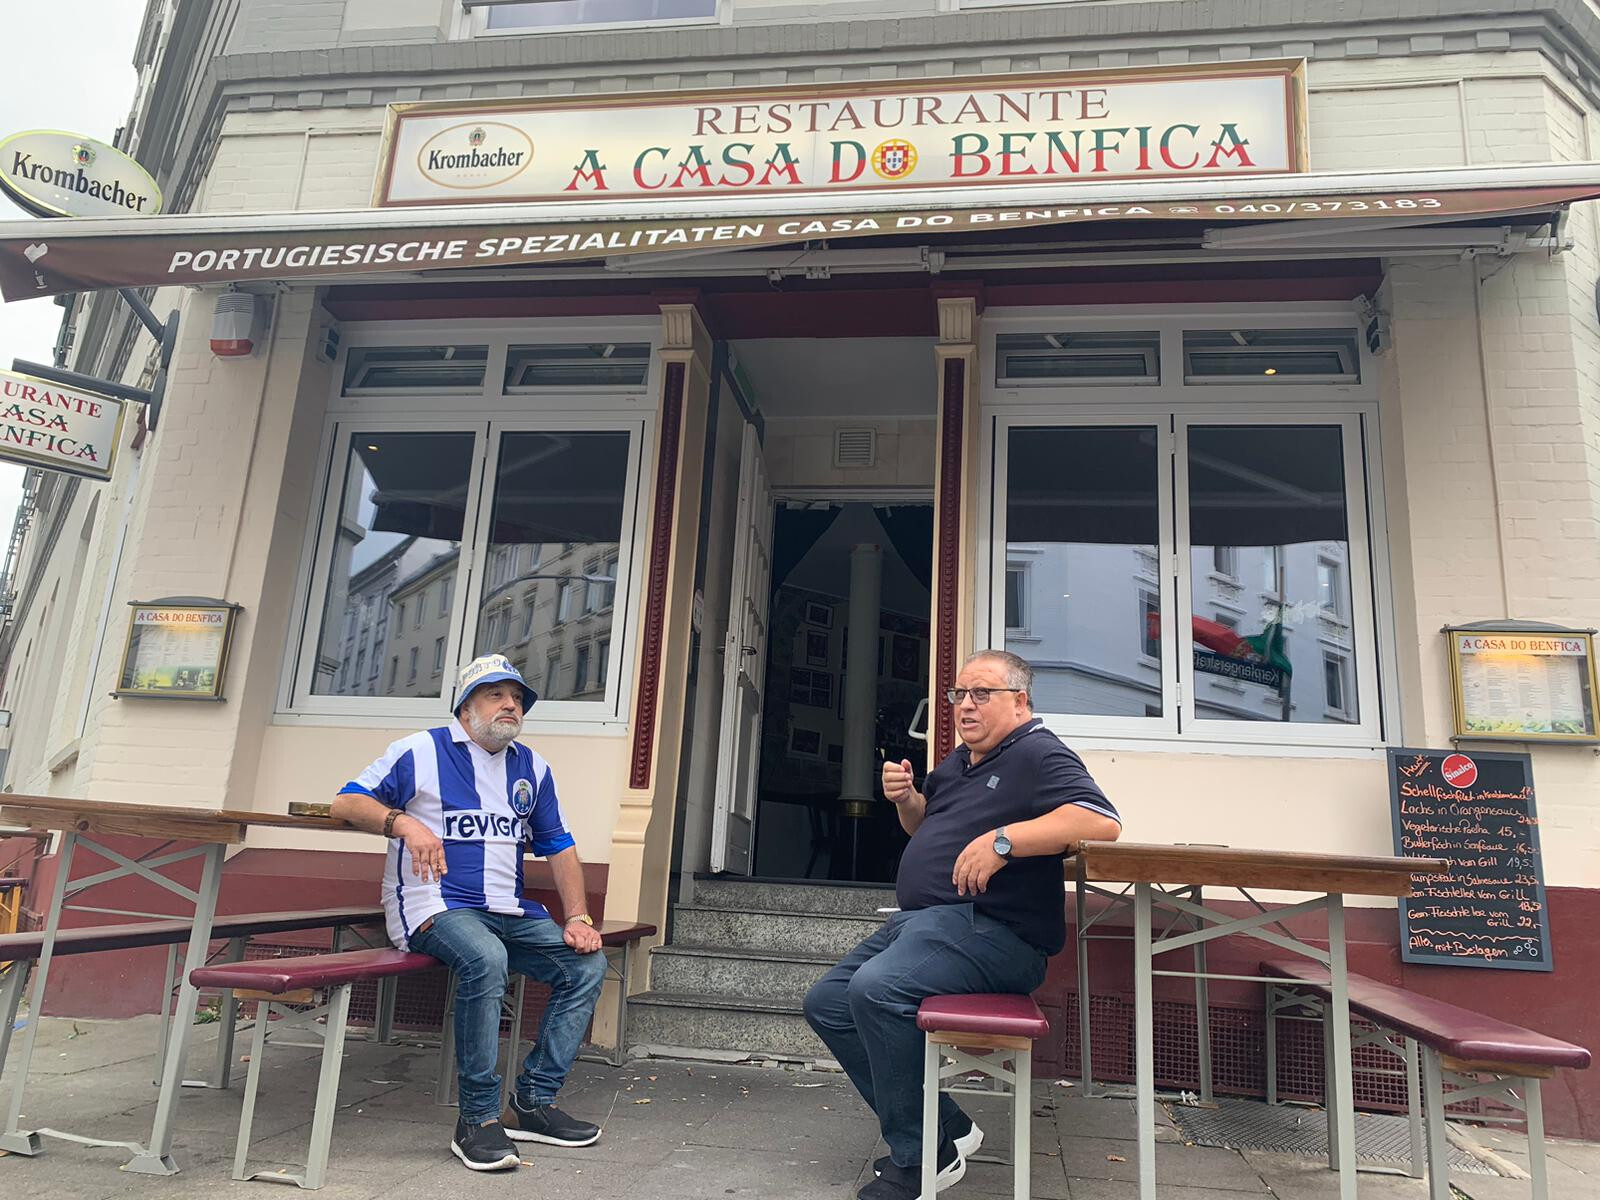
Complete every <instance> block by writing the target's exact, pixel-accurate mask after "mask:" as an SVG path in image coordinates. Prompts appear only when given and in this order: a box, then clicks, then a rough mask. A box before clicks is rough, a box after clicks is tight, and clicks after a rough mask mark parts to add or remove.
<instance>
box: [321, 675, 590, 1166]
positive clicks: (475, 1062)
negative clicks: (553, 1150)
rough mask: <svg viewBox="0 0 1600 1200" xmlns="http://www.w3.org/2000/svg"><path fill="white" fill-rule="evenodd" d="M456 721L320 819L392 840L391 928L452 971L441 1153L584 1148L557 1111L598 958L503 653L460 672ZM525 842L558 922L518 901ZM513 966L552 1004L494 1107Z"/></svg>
mask: <svg viewBox="0 0 1600 1200" xmlns="http://www.w3.org/2000/svg"><path fill="white" fill-rule="evenodd" d="M456 694H457V700H456V707H455V719H454V720H453V721H451V722H450V724H448V725H441V726H439V727H438V728H435V729H426V730H423V731H422V732H421V733H414V734H412V735H411V736H410V737H405V738H401V739H400V740H399V741H398V742H395V743H394V744H393V745H392V746H390V747H389V749H388V750H387V751H385V752H384V755H383V757H382V758H380V759H378V761H377V762H375V763H373V764H372V765H371V766H370V767H368V768H367V769H366V770H365V771H363V772H362V773H361V774H360V775H359V776H358V777H357V778H355V779H353V780H351V781H350V782H349V783H347V784H345V785H344V787H343V788H341V789H340V791H339V794H338V796H336V797H335V798H334V801H333V815H334V816H335V817H338V818H340V819H341V820H345V821H348V822H349V823H350V824H351V825H354V826H355V827H356V828H357V829H364V830H367V831H368V832H369V833H381V834H383V835H384V836H385V837H387V838H390V839H391V841H390V845H389V853H388V854H387V855H386V856H385V859H386V862H385V866H384V873H383V907H384V912H385V915H386V916H387V918H388V925H389V937H390V939H391V940H392V941H393V942H394V944H395V945H396V946H399V947H400V948H401V949H402V950H406V949H410V950H415V951H417V952H418V953H419V954H431V955H432V956H433V957H434V958H437V959H438V960H439V961H440V962H442V963H444V965H445V966H447V967H449V968H450V971H451V974H452V975H454V976H455V983H456V999H455V1032H456V1076H457V1081H458V1083H459V1088H460V1094H461V1112H460V1119H459V1120H458V1121H457V1122H456V1132H455V1137H454V1138H453V1139H452V1140H451V1143H450V1150H451V1152H452V1153H453V1154H455V1156H456V1157H457V1158H459V1159H460V1160H461V1161H462V1162H463V1163H464V1164H465V1165H466V1166H468V1167H470V1168H471V1169H472V1170H474V1171H497V1170H503V1169H507V1168H512V1167H515V1166H516V1165H517V1164H518V1162H519V1161H520V1160H521V1155H520V1154H519V1152H518V1150H517V1148H516V1147H515V1146H513V1145H512V1144H511V1141H510V1140H509V1139H510V1138H515V1139H516V1140H517V1141H526V1142H544V1143H545V1144H547V1145H553V1146H587V1145H589V1144H590V1143H592V1142H594V1141H595V1140H596V1139H597V1138H599V1136H600V1128H599V1126H597V1125H592V1124H590V1123H589V1122H587V1121H580V1120H578V1119H576V1118H574V1117H571V1116H568V1115H567V1114H566V1113H564V1112H562V1111H561V1110H560V1109H559V1108H557V1107H556V1106H555V1097H556V1093H557V1092H559V1091H560V1090H561V1085H562V1083H563V1082H564V1081H565V1080H566V1077H567V1072H568V1070H570V1069H571V1067H572V1060H573V1059H574V1058H576V1057H577V1053H578V1046H579V1044H580V1043H581V1042H582V1040H583V1031H584V1030H585V1029H587V1028H588V1027H589V1019H590V1018H591V1017H592V1016H593V1014H594V1005H595V1000H596V998H597V997H598V996H599V995H600V984H601V982H602V981H603V980H604V978H605V967H606V964H605V956H604V955H603V954H600V953H598V951H599V949H600V932H599V930H597V929H595V928H594V922H593V921H592V920H590V918H589V914H588V905H587V903H586V900H585V896H584V888H583V867H582V865H581V864H580V863H579V862H578V851H577V849H576V848H575V844H574V842H573V838H572V834H570V833H568V832H567V827H566V824H565V822H563V820H562V818H561V806H560V805H559V804H558V803H557V802H556V784H555V777H554V776H553V775H552V774H551V772H550V764H549V763H547V762H545V760H544V759H543V758H541V757H540V756H539V755H538V754H535V753H534V752H533V751H532V750H530V749H528V748H527V747H526V746H523V745H520V744H519V743H518V742H517V740H516V739H517V735H518V734H519V733H521V732H522V718H523V716H524V714H525V713H526V712H527V710H528V709H530V708H532V707H533V705H534V702H535V701H537V700H538V699H539V697H538V694H537V693H536V692H534V690H533V689H532V688H530V687H529V686H528V685H527V684H526V683H524V682H523V679H522V675H521V674H520V673H519V672H518V671H517V669H516V667H514V666H512V665H511V663H510V661H509V660H508V659H506V658H505V657H503V656H502V655H499V654H488V655H484V656H483V657H481V658H476V659H474V660H473V661H472V662H470V663H468V664H467V665H466V666H465V667H463V668H462V671H461V679H460V683H459V688H458V691H457V693H456ZM525 849H531V850H532V852H533V853H535V854H540V855H544V856H545V857H546V858H547V859H548V860H549V863H550V873H551V874H552V875H553V876H554V877H555V884H556V891H557V892H558V893H559V894H560V896H561V907H562V910H563V912H564V913H565V917H566V921H565V924H563V925H558V924H556V922H555V921H554V920H552V919H551V917H550V913H549V912H548V911H547V910H546V909H545V907H544V905H542V904H540V903H538V902H537V901H535V900H527V899H524V898H523V895H522V883H523V881H522V856H523V853H524V850H525ZM510 971H516V972H518V973H520V974H522V975H526V976H527V977H528V978H530V979H537V980H539V981H540V982H542V983H547V984H549V985H550V1001H549V1003H548V1004H547V1005H546V1006H545V1010H544V1016H543V1017H542V1018H541V1019H540V1022H539V1034H538V1037H537V1038H536V1039H535V1041H534V1045H533V1048H532V1049H531V1050H530V1051H529V1052H528V1057H527V1060H526V1061H525V1062H524V1063H523V1064H522V1072H521V1074H519V1075H518V1076H517V1086H516V1091H515V1092H513V1093H512V1096H511V1102H510V1103H509V1104H508V1105H507V1106H506V1108H505V1111H504V1112H503V1113H502V1112H501V1109H500V1076H499V1075H498V1074H497V1073H496V1071H495V1066H496V1063H497V1061H498V1059H499V1057H500V999H501V997H502V996H504V995H505V990H506V980H507V978H508V973H509V972H510Z"/></svg>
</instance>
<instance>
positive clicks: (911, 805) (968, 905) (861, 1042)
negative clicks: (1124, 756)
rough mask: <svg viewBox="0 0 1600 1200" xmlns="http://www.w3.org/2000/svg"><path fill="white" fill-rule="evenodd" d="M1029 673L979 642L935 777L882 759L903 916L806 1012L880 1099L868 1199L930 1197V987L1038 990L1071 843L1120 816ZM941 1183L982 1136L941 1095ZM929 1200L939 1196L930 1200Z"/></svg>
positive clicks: (823, 985) (869, 1098)
mask: <svg viewBox="0 0 1600 1200" xmlns="http://www.w3.org/2000/svg"><path fill="white" fill-rule="evenodd" d="M1032 693H1033V670H1032V669H1031V668H1030V667H1029V666H1028V664H1027V663H1026V662H1025V661H1023V660H1022V659H1021V658H1019V657H1017V656H1016V655H1015V654H1011V653H1009V652H1007V651H1003V650H984V651H980V652H979V653H977V654H974V655H973V656H972V657H971V658H969V659H968V660H967V661H966V663H965V664H964V665H963V666H962V668H961V673H960V674H959V675H958V676H957V677H956V686H955V687H953V688H951V689H950V691H949V693H948V696H947V699H948V700H949V702H950V704H951V705H952V707H953V708H954V710H955V711H954V715H955V724H956V732H957V734H958V736H959V737H960V738H961V743H962V744H961V745H960V746H959V747H958V748H957V749H956V750H955V751H954V752H953V753H952V754H951V755H950V756H949V757H948V758H946V759H945V760H944V761H943V762H942V763H940V764H939V765H938V766H937V767H935V768H934V769H933V770H932V771H930V772H929V773H928V777H927V779H926V780H925V781H924V783H923V788H924V791H922V792H919V791H917V789H916V787H915V785H914V784H913V782H912V776H911V763H910V762H909V761H902V762H899V763H888V762H886V763H884V764H883V794H884V796H885V797H886V798H888V799H889V800H891V801H893V802H894V805H895V808H896V810H897V811H898V814H899V817H900V824H901V826H902V827H903V828H904V829H905V831H906V832H907V833H908V834H910V835H911V842H910V844H909V845H908V846H907V847H906V849H905V853H904V854H903V855H902V856H901V859H900V873H899V877H898V879H897V880H896V883H895V894H896V897H897V899H898V901H899V904H900V911H899V912H897V913H895V914H894V915H893V916H891V917H890V918H889V919H888V920H887V921H886V922H885V923H884V925H883V927H882V928H881V929H879V930H878V932H876V933H874V934H873V935H872V936H871V937H869V938H867V940H866V941H864V942H862V943H861V944H860V945H859V946H857V947H856V948H855V949H854V950H853V951H851V952H850V954H848V955H847V956H846V957H845V958H844V959H843V961H841V962H840V963H839V965H838V966H836V967H834V968H833V969H832V970H831V971H829V972H828V973H827V974H826V975H824V976H823V977H822V979H821V980H820V981H818V983H817V984H816V986H815V987H813V988H812V989H811V991H810V992H808V993H807V995H806V1004H805V1012H806V1020H807V1021H809V1022H810V1024H811V1027H812V1028H813V1029H815V1030H816V1031H817V1035H818V1036H819V1037H821V1038H822V1040H823V1042H824V1043H826V1045H827V1046H828V1048H829V1049H830V1050H832V1051H833V1055H834V1057H835V1058H837V1059H838V1060H839V1064H840V1066H842V1067H844V1069H845V1071H846V1073H847V1074H848V1075H849V1076H850V1082H851V1083H853V1084H855V1086H856V1090H857V1091H859V1092H860V1093H861V1095H862V1098H863V1099H865V1100H866V1102H867V1103H868V1104H869V1105H870V1106H871V1107H872V1110H873V1111H874V1112H875V1113H876V1114H877V1116H878V1124H879V1126H880V1127H881V1129H882V1130H883V1138H884V1141H886V1142H887V1143H888V1145H889V1153H888V1154H887V1155H886V1156H885V1157H883V1158H880V1159H879V1160H878V1161H877V1162H876V1163H874V1164H873V1166H874V1168H875V1170H876V1173H877V1178H875V1179H873V1180H872V1181H871V1182H869V1183H868V1184H867V1185H866V1186H865V1187H864V1188H862V1189H861V1191H860V1192H859V1193H858V1195H859V1197H860V1200H915V1198H916V1197H918V1196H920V1194H921V1185H922V1181H921V1163H922V1054H923V1048H922V1034H921V1033H919V1032H918V1030H917V1007H918V1005H920V1004H921V1003H922V1001H923V1000H924V999H926V998H927V997H929V996H950V995H961V994H970V993H974V992H1013V993H1021V994H1027V993H1031V992H1032V991H1033V990H1034V989H1035V988H1037V987H1038V986H1039V985H1040V984H1041V983H1043V982H1044V975H1045V966H1046V963H1047V962H1048V961H1049V957H1050V956H1051V955H1052V954H1055V953H1056V952H1057V951H1059V950H1060V949H1061V947H1062V946H1063V945H1064V944H1065V942H1066V938H1067V929H1066V915H1065V909H1066V898H1065V895H1064V889H1063V887H1062V876H1061V860H1062V859H1063V858H1064V857H1065V856H1066V855H1067V854H1068V853H1069V852H1070V851H1071V849H1072V847H1073V846H1075V845H1076V844H1077V843H1078V842H1081V841H1085V840H1091V839H1101V840H1112V839H1115V838H1116V837H1117V836H1118V835H1119V834H1120V833H1121V832H1122V821H1121V818H1120V817H1118V815H1117V810H1116V809H1115V808H1114V807H1113V806H1112V804H1111V801H1109V800H1107V799H1106V797H1105V794H1104V793H1103V792H1101V790H1100V788H1099V787H1098V786H1097V785H1096V784H1095V782H1094V780H1093V779H1091V778H1090V777H1089V772H1088V770H1087V769H1086V768H1085V767H1084V765H1083V761H1082V760H1081V759H1080V758H1079V757H1078V756H1077V755H1076V754H1074V753H1073V752H1072V751H1071V750H1069V749H1067V747H1066V746H1065V745H1064V744H1062V741H1061V739H1060V738H1058V737H1057V736H1056V735H1055V734H1053V733H1051V732H1050V730H1048V729H1046V728H1045V726H1044V722H1043V721H1040V720H1039V719H1038V718H1036V717H1035V716H1034V715H1033V708H1032ZM939 1127H940V1141H939V1156H938V1179H937V1186H938V1187H939V1188H941V1189H942V1188H944V1187H946V1186H948V1185H949V1184H952V1183H955V1182H956V1181H957V1180H959V1179H960V1178H961V1177H962V1176H963V1175H965V1174H966V1169H967V1168H966V1155H968V1154H971V1153H972V1152H973V1151H975V1150H976V1149H977V1148H978V1146H979V1145H980V1144H981V1143H982V1141H983V1131H982V1130H981V1129H979V1128H978V1127H977V1126H976V1125H974V1124H973V1122H972V1119H971V1118H970V1117H968V1116H967V1115H966V1114H965V1113H964V1112H962V1111H961V1109H960V1107H959V1106H958V1105H957V1104H956V1103H955V1101H953V1100H952V1099H951V1098H950V1097H949V1096H947V1095H942V1096H940V1097H939ZM922 1200H933V1198H932V1197H923V1198H922Z"/></svg>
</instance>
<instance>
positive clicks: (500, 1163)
mask: <svg viewBox="0 0 1600 1200" xmlns="http://www.w3.org/2000/svg"><path fill="white" fill-rule="evenodd" d="M450 1150H451V1153H453V1154H454V1155H455V1156H456V1157H457V1158H459V1159H460V1160H461V1161H462V1162H463V1163H464V1164H466V1166H467V1168H468V1169H469V1170H472V1171H504V1170H506V1169H507V1168H508V1167H515V1166H517V1165H518V1164H520V1163H521V1162H522V1156H521V1155H520V1154H518V1153H517V1148H516V1147H515V1146H513V1145H512V1144H511V1139H510V1138H508V1137H506V1131H505V1130H504V1129H502V1128H501V1127H500V1122H499V1121H490V1122H489V1123H488V1124H487V1125H471V1124H469V1123H467V1122H466V1121H464V1120H461V1119H459V1118H458V1119H457V1121H456V1137H455V1141H453V1142H451V1143H450Z"/></svg>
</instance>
